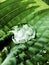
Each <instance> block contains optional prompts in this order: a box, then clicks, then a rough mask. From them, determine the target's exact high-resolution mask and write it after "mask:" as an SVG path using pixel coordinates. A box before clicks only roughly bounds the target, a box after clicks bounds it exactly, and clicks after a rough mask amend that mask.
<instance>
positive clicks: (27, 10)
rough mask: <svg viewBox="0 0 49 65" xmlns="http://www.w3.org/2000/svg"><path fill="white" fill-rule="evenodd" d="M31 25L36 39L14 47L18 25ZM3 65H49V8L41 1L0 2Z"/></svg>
mask: <svg viewBox="0 0 49 65" xmlns="http://www.w3.org/2000/svg"><path fill="white" fill-rule="evenodd" d="M25 23H27V24H30V25H31V26H32V27H34V29H35V31H36V37H35V39H33V40H30V41H28V42H27V43H25V44H18V45H15V44H14V43H13V42H12V40H11V39H12V36H13V34H12V33H9V31H10V30H12V28H13V26H15V25H23V24H25ZM0 65H49V5H48V4H47V3H45V2H44V1H42V0H6V1H4V2H2V3H0Z"/></svg>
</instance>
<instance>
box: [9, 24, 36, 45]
mask: <svg viewBox="0 0 49 65" xmlns="http://www.w3.org/2000/svg"><path fill="white" fill-rule="evenodd" d="M10 32H12V33H13V34H14V36H13V37H12V40H13V42H14V43H16V44H18V43H25V42H27V41H29V40H31V39H33V38H35V30H34V29H33V27H31V26H30V25H27V24H25V25H23V26H21V27H18V26H14V30H11V31H10Z"/></svg>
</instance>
